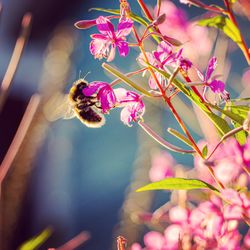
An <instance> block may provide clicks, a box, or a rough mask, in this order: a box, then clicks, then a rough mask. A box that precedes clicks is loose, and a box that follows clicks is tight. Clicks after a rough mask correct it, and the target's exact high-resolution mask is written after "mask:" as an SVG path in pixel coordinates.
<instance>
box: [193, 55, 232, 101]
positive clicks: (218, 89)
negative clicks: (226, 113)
mask: <svg viewBox="0 0 250 250" xmlns="http://www.w3.org/2000/svg"><path fill="white" fill-rule="evenodd" d="M216 67H217V58H216V57H212V58H211V59H210V60H209V62H208V66H207V69H206V73H205V74H204V75H203V74H202V73H201V72H200V71H199V70H198V69H196V70H197V74H198V76H199V78H200V79H201V81H202V82H204V84H205V89H204V95H205V91H206V87H209V88H210V89H211V90H212V91H213V92H214V93H215V94H219V95H220V96H221V97H222V98H223V99H224V100H228V99H229V98H230V96H229V93H228V92H227V91H226V90H225V83H224V82H222V81H220V80H216V79H215V78H212V79H211V76H212V73H213V72H214V70H215V69H216ZM210 79H211V80H210ZM204 98H205V96H204ZM205 99H206V98H205Z"/></svg>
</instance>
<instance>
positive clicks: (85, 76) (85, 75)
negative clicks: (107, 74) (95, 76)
mask: <svg viewBox="0 0 250 250" xmlns="http://www.w3.org/2000/svg"><path fill="white" fill-rule="evenodd" d="M90 73H91V72H90V71H89V72H88V73H87V74H86V75H85V76H84V77H83V80H85V78H86V77H87V75H88V74H90Z"/></svg>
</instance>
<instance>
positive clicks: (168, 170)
mask: <svg viewBox="0 0 250 250" xmlns="http://www.w3.org/2000/svg"><path fill="white" fill-rule="evenodd" d="M175 165H176V162H175V160H174V158H173V157H172V156H171V154H169V153H168V152H166V151H160V152H157V153H156V154H154V155H153V157H152V159H151V168H150V170H149V178H150V180H151V181H152V182H154V181H160V180H163V179H165V178H168V177H174V175H175V171H174V166H175Z"/></svg>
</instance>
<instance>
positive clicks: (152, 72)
mask: <svg viewBox="0 0 250 250" xmlns="http://www.w3.org/2000/svg"><path fill="white" fill-rule="evenodd" d="M133 33H134V35H135V37H136V39H137V41H138V44H139V48H140V50H141V52H142V54H143V56H144V58H145V61H146V62H147V63H148V64H149V60H148V57H147V54H146V52H145V50H144V47H143V44H142V41H141V40H140V39H139V36H138V34H137V32H136V30H135V28H134V27H133ZM148 70H149V71H150V73H151V75H152V76H153V78H154V80H155V82H156V84H157V87H158V89H159V90H160V92H161V94H162V97H163V98H164V100H165V102H166V104H168V106H169V108H170V110H171V111H172V113H173V115H174V117H175V119H176V120H177V121H178V123H179V125H180V126H181V128H182V130H183V131H184V132H185V134H186V135H187V137H188V139H189V140H190V142H191V143H192V145H193V148H194V149H195V151H196V152H197V153H198V154H199V155H200V156H201V157H203V156H202V153H201V151H200V149H199V147H198V146H197V144H196V143H195V141H194V139H193V137H192V136H191V134H190V133H189V131H188V129H187V127H186V125H185V124H184V122H183V121H182V119H181V118H180V116H179V114H178V113H177V111H176V110H175V108H174V106H173V105H172V103H171V101H170V99H169V98H168V97H167V96H166V94H165V90H164V89H163V88H162V86H161V84H160V83H159V81H158V78H157V77H156V75H155V72H154V70H153V69H152V68H150V67H149V68H148Z"/></svg>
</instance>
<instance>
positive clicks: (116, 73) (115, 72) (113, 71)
mask: <svg viewBox="0 0 250 250" xmlns="http://www.w3.org/2000/svg"><path fill="white" fill-rule="evenodd" d="M102 67H103V68H104V69H105V70H107V71H108V72H110V73H111V74H112V75H114V76H116V77H118V78H120V79H121V80H122V81H123V82H124V83H126V84H128V85H129V86H130V87H132V88H134V89H136V90H137V91H139V92H141V93H142V94H144V95H146V96H148V97H153V96H152V95H151V94H150V93H149V92H148V91H147V90H146V89H144V88H142V87H140V86H138V85H136V84H135V83H134V82H133V81H132V80H130V79H129V78H128V77H127V76H125V75H124V74H123V73H121V72H120V71H119V70H117V69H115V68H113V67H112V66H110V65H109V64H107V63H103V64H102Z"/></svg>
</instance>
